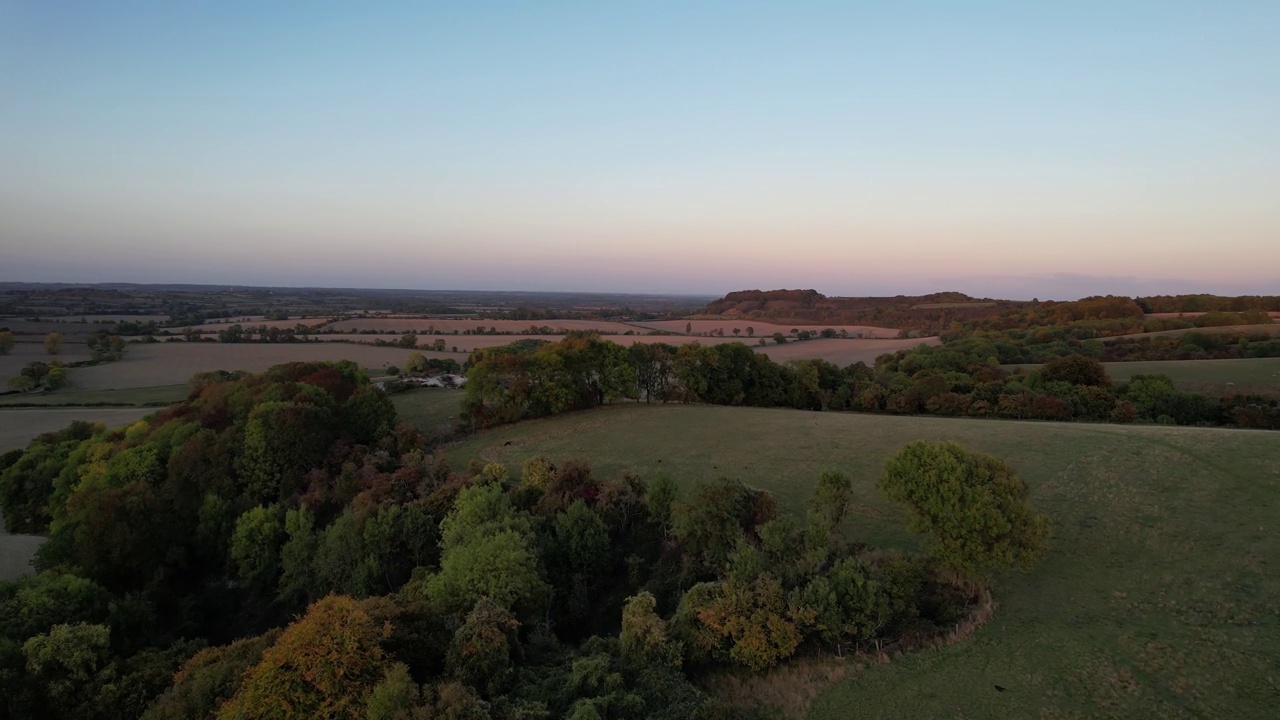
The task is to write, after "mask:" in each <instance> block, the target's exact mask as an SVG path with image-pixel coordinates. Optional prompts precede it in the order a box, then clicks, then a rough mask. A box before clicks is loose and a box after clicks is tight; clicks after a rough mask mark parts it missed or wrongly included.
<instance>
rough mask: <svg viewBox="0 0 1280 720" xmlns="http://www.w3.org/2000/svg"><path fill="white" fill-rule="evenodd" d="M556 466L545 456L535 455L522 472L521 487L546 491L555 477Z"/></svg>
mask: <svg viewBox="0 0 1280 720" xmlns="http://www.w3.org/2000/svg"><path fill="white" fill-rule="evenodd" d="M555 473H556V466H555V465H554V464H553V463H552V462H551V460H550V459H548V458H547V457H546V456H544V455H534V456H533V457H531V458H529V459H528V460H526V461H525V463H524V467H523V468H521V470H520V486H521V487H527V488H535V489H537V490H546V489H547V488H548V487H549V486H550V485H551V479H552V478H554V477H555Z"/></svg>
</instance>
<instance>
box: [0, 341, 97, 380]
mask: <svg viewBox="0 0 1280 720" xmlns="http://www.w3.org/2000/svg"><path fill="white" fill-rule="evenodd" d="M27 340H28V338H18V342H16V343H14V346H13V350H12V351H11V352H10V353H9V354H8V355H0V381H5V380H8V379H9V378H11V377H13V376H14V375H17V374H18V373H19V372H21V371H22V368H24V367H26V366H27V363H30V362H36V361H39V362H46V363H47V362H51V361H53V360H57V361H58V362H61V363H73V362H79V361H81V360H88V359H89V358H90V357H91V355H90V354H89V347H88V346H87V345H85V344H84V343H79V344H76V343H74V342H69V341H65V342H63V344H62V352H60V353H58V354H57V355H50V354H49V353H47V352H45V349H44V342H43V341H42V340H41V339H39V338H37V339H34V341H32V342H28V341H27Z"/></svg>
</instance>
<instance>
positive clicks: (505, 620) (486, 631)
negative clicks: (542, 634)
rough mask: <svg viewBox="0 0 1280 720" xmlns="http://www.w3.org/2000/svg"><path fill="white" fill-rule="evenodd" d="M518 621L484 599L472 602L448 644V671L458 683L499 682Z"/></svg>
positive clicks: (507, 664)
mask: <svg viewBox="0 0 1280 720" xmlns="http://www.w3.org/2000/svg"><path fill="white" fill-rule="evenodd" d="M519 627H520V622H519V621H517V620H516V618H515V616H514V615H512V614H511V612H510V611H509V610H507V609H506V608H504V607H501V606H499V605H497V604H496V603H494V602H493V601H492V600H490V599H488V598H480V599H479V600H477V601H476V604H475V606H474V607H473V608H472V609H471V612H470V613H468V614H467V619H466V621H465V622H463V623H462V626H461V627H459V628H458V630H457V631H456V632H455V633H454V634H453V642H452V643H451V644H450V645H449V656H448V666H449V671H450V672H451V673H452V674H453V675H454V677H456V678H457V679H458V680H461V681H462V682H464V683H466V684H468V685H471V686H473V687H479V688H485V687H486V686H492V684H494V683H495V682H498V681H501V680H502V679H503V678H502V676H503V674H504V673H506V671H507V670H508V669H510V667H511V649H512V646H513V645H515V644H516V643H515V642H514V641H515V638H514V633H515V631H516V629H517V628H519Z"/></svg>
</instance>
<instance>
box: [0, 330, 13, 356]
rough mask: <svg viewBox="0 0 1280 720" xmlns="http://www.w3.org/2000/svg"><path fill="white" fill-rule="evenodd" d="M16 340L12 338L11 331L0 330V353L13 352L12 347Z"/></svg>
mask: <svg viewBox="0 0 1280 720" xmlns="http://www.w3.org/2000/svg"><path fill="white" fill-rule="evenodd" d="M16 344H17V342H16V341H15V340H14V339H13V333H11V332H9V331H8V330H3V331H0V355H8V354H9V353H11V352H13V347H14V345H16Z"/></svg>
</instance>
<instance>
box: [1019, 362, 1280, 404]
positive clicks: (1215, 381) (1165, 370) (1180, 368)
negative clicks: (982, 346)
mask: <svg viewBox="0 0 1280 720" xmlns="http://www.w3.org/2000/svg"><path fill="white" fill-rule="evenodd" d="M1103 365H1104V366H1106V368H1107V374H1108V375H1110V376H1111V379H1112V380H1115V381H1117V382H1119V381H1123V380H1128V379H1129V378H1131V377H1133V376H1134V375H1168V376H1169V378H1170V379H1171V380H1173V383H1174V385H1177V386H1178V387H1179V388H1181V389H1182V390H1189V391H1191V392H1198V393H1204V394H1206V395H1229V394H1232V393H1252V394H1258V395H1267V396H1273V397H1274V396H1280V358H1243V359H1239V360H1141V361H1135V362H1110V363H1103ZM1004 367H1005V368H1006V369H1010V370H1011V369H1014V368H1025V369H1027V370H1032V369H1035V368H1038V367H1040V366H1039V365H1005V366H1004Z"/></svg>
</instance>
